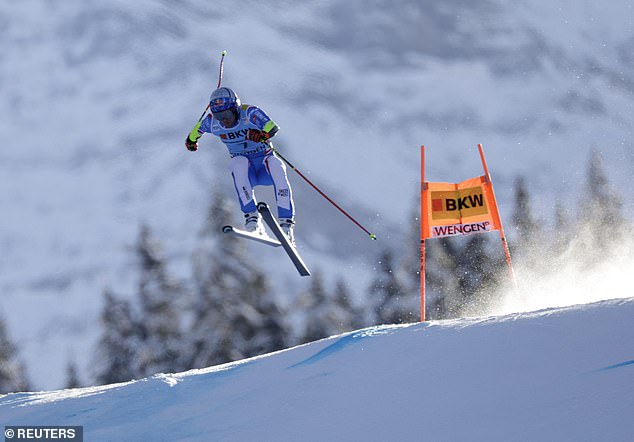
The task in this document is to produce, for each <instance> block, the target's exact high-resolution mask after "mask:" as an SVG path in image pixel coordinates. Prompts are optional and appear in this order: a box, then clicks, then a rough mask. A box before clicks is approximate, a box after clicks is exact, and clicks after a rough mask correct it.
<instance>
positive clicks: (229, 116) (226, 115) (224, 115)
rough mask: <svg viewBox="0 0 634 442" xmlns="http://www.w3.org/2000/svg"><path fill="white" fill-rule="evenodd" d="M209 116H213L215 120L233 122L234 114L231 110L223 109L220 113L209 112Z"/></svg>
mask: <svg viewBox="0 0 634 442" xmlns="http://www.w3.org/2000/svg"><path fill="white" fill-rule="evenodd" d="M211 114H212V115H213V116H214V118H215V119H216V120H233V119H235V114H234V113H233V110H232V109H225V110H222V111H218V112H214V111H211Z"/></svg>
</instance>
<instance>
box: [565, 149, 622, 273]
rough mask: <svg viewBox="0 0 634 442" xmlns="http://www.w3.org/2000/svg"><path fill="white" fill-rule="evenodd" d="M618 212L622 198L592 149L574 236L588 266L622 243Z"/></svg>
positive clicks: (619, 211)
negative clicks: (577, 225) (615, 190)
mask: <svg viewBox="0 0 634 442" xmlns="http://www.w3.org/2000/svg"><path fill="white" fill-rule="evenodd" d="M621 209H622V203H621V199H620V198H619V196H618V195H617V194H616V193H615V192H614V190H613V189H612V188H611V186H610V184H609V180H608V178H607V175H606V173H605V170H604V168H603V163H602V160H601V156H600V155H599V153H598V152H597V151H596V150H593V151H592V152H591V154H590V158H589V161H588V169H587V174H586V185H585V192H584V194H583V200H582V203H581V213H580V214H579V219H580V220H581V223H580V226H579V228H578V232H579V235H578V237H577V245H578V248H577V250H578V254H580V255H582V256H584V257H585V262H586V263H587V264H588V265H592V264H593V263H595V262H597V260H601V259H604V258H605V257H607V256H608V255H609V254H610V250H611V249H613V248H618V244H619V242H621V240H622V236H621V233H620V232H621V229H620V227H621V226H623V224H624V217H623V214H622V211H621Z"/></svg>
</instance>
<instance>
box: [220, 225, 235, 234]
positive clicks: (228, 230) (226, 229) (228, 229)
mask: <svg viewBox="0 0 634 442" xmlns="http://www.w3.org/2000/svg"><path fill="white" fill-rule="evenodd" d="M231 231H233V227H231V226H224V227H223V228H222V233H229V232H231Z"/></svg>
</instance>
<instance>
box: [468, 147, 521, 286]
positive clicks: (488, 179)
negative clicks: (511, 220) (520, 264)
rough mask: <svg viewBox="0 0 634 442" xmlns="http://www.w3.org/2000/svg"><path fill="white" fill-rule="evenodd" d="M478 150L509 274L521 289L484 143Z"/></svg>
mask: <svg viewBox="0 0 634 442" xmlns="http://www.w3.org/2000/svg"><path fill="white" fill-rule="evenodd" d="M478 151H479V152H480V159H481V160H482V168H483V169H484V177H485V179H486V184H487V186H488V187H489V188H490V189H491V197H492V198H493V205H494V207H493V220H494V221H495V223H496V224H497V225H498V226H499V227H500V229H499V230H500V238H501V239H502V247H503V248H504V255H505V256H506V264H507V266H508V268H509V275H510V277H511V281H512V282H513V286H514V287H515V290H516V291H519V289H518V286H517V279H516V278H515V272H514V271H513V264H512V263H511V252H510V251H509V246H508V243H507V242H506V236H505V235H504V227H503V226H502V218H501V217H500V212H499V210H498V203H497V200H496V199H495V192H494V191H493V181H491V175H490V174H489V168H488V167H487V163H486V160H485V159H484V150H483V149H482V144H478Z"/></svg>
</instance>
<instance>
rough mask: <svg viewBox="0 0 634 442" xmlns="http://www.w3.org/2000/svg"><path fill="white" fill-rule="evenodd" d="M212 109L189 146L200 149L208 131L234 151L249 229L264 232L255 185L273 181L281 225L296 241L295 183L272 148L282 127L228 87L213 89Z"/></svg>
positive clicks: (233, 161)
mask: <svg viewBox="0 0 634 442" xmlns="http://www.w3.org/2000/svg"><path fill="white" fill-rule="evenodd" d="M209 109H210V111H211V114H207V115H206V116H205V118H203V119H202V120H201V121H200V122H198V123H197V124H196V125H195V126H194V128H193V129H192V130H191V132H190V133H189V135H188V136H187V138H186V139H185V147H187V149H188V150H190V151H196V150H197V149H198V139H199V138H200V137H201V136H202V135H203V134H204V133H211V134H213V135H215V136H217V137H219V138H220V141H222V142H223V143H224V144H225V146H226V147H227V149H228V150H229V154H230V155H231V160H230V161H229V168H230V169H231V175H232V177H233V183H234V185H235V189H236V192H237V194H238V200H239V202H240V208H241V209H242V212H243V213H244V217H245V229H246V230H247V231H249V232H255V233H259V234H264V228H263V225H262V222H261V220H260V215H259V213H258V211H257V208H256V204H257V203H256V200H255V194H254V190H253V188H254V187H255V186H271V185H272V186H273V187H274V190H275V200H276V204H277V214H278V220H279V223H280V227H281V228H282V230H283V231H284V233H285V234H286V236H287V237H288V238H289V240H290V241H291V243H294V235H293V228H294V226H295V221H294V220H295V211H294V206H293V197H292V191H291V186H290V183H289V182H288V177H287V176H286V166H285V165H284V163H283V162H282V161H281V160H280V158H278V157H277V156H276V155H275V152H274V151H273V150H272V149H271V146H272V145H271V141H270V140H271V138H272V137H273V136H274V135H275V134H276V133H277V131H278V130H279V127H278V126H277V125H276V124H275V123H274V122H273V120H271V119H270V118H269V117H268V116H267V115H266V114H265V113H264V111H262V110H261V109H260V108H258V107H256V106H251V105H248V104H240V98H239V97H238V96H237V95H236V93H235V92H234V91H233V90H231V89H230V88H228V87H220V88H218V89H216V90H214V91H213V92H212V94H211V96H210V97H209Z"/></svg>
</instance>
